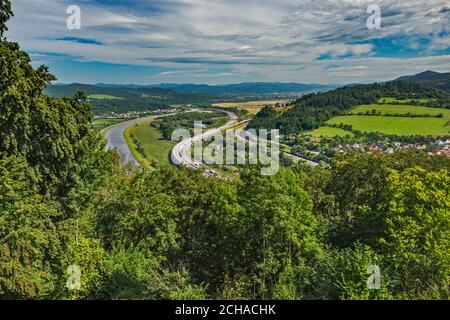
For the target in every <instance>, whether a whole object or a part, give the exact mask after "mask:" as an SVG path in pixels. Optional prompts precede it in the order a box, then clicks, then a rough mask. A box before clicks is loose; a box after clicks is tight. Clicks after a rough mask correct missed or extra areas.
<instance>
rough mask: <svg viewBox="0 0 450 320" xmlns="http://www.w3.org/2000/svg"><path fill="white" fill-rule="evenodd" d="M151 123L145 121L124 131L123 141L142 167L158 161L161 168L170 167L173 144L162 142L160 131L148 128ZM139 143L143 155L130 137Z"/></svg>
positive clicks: (166, 141)
mask: <svg viewBox="0 0 450 320" xmlns="http://www.w3.org/2000/svg"><path fill="white" fill-rule="evenodd" d="M151 122H152V121H145V122H142V123H139V124H137V125H135V126H131V127H129V128H127V129H126V130H125V139H126V140H127V143H128V145H129V146H132V147H130V149H131V151H132V153H133V156H134V157H135V158H136V160H137V161H138V162H139V163H140V164H142V165H144V166H146V167H147V166H149V165H150V164H151V161H152V160H156V161H158V163H159V165H160V166H162V167H167V166H169V165H170V158H169V157H170V152H171V150H172V148H173V146H174V145H175V142H172V141H169V140H164V139H163V136H162V133H161V131H159V130H157V129H155V128H153V127H151V126H150V123H151ZM132 135H133V136H134V138H135V139H137V141H139V144H140V146H141V147H142V148H143V154H144V155H145V157H144V156H143V155H142V154H141V152H139V151H138V150H137V149H136V145H135V143H134V142H133V140H132V138H131V136H132Z"/></svg>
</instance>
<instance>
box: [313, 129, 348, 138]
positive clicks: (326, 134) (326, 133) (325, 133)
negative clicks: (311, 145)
mask: <svg viewBox="0 0 450 320" xmlns="http://www.w3.org/2000/svg"><path fill="white" fill-rule="evenodd" d="M308 136H311V137H313V138H321V137H322V138H333V137H336V136H339V137H345V136H351V137H353V136H354V134H353V132H351V131H347V130H344V129H341V128H332V127H320V128H318V129H315V130H313V131H309V132H308Z"/></svg>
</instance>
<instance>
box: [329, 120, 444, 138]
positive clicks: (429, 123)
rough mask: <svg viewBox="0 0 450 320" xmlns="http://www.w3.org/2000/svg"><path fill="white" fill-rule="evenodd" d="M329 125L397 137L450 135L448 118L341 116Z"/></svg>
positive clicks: (330, 121)
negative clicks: (349, 126)
mask: <svg viewBox="0 0 450 320" xmlns="http://www.w3.org/2000/svg"><path fill="white" fill-rule="evenodd" d="M327 123H329V124H340V123H343V124H349V125H352V126H353V129H354V130H359V131H361V132H381V133H385V134H395V135H405V136H410V135H423V136H427V135H432V136H439V135H449V134H450V125H448V124H449V120H448V119H446V118H406V117H383V116H340V117H335V118H333V119H331V120H329V121H327Z"/></svg>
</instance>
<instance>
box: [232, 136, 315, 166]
mask: <svg viewBox="0 0 450 320" xmlns="http://www.w3.org/2000/svg"><path fill="white" fill-rule="evenodd" d="M236 136H237V137H238V139H241V140H246V139H247V138H248V139H251V141H252V142H255V141H257V140H260V141H265V142H266V143H268V142H270V141H267V140H261V139H259V138H258V137H257V136H255V135H253V134H252V133H251V132H249V131H240V132H239V133H238V134H237V135H236ZM280 146H282V144H280ZM281 153H282V154H284V155H285V156H286V157H288V158H291V159H293V160H295V161H302V162H305V163H307V164H308V165H310V166H312V167H317V166H319V165H320V164H319V163H318V162H315V161H311V160H309V159H306V158H302V157H299V156H297V155H295V154H292V153H288V152H283V151H281Z"/></svg>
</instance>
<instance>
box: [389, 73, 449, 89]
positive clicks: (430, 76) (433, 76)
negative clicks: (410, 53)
mask: <svg viewBox="0 0 450 320" xmlns="http://www.w3.org/2000/svg"><path fill="white" fill-rule="evenodd" d="M397 80H399V81H406V82H412V83H420V84H425V85H429V86H432V87H434V88H437V89H440V90H445V91H449V92H450V73H440V72H435V71H425V72H421V73H418V74H416V75H412V76H404V77H400V78H398V79H397Z"/></svg>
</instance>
